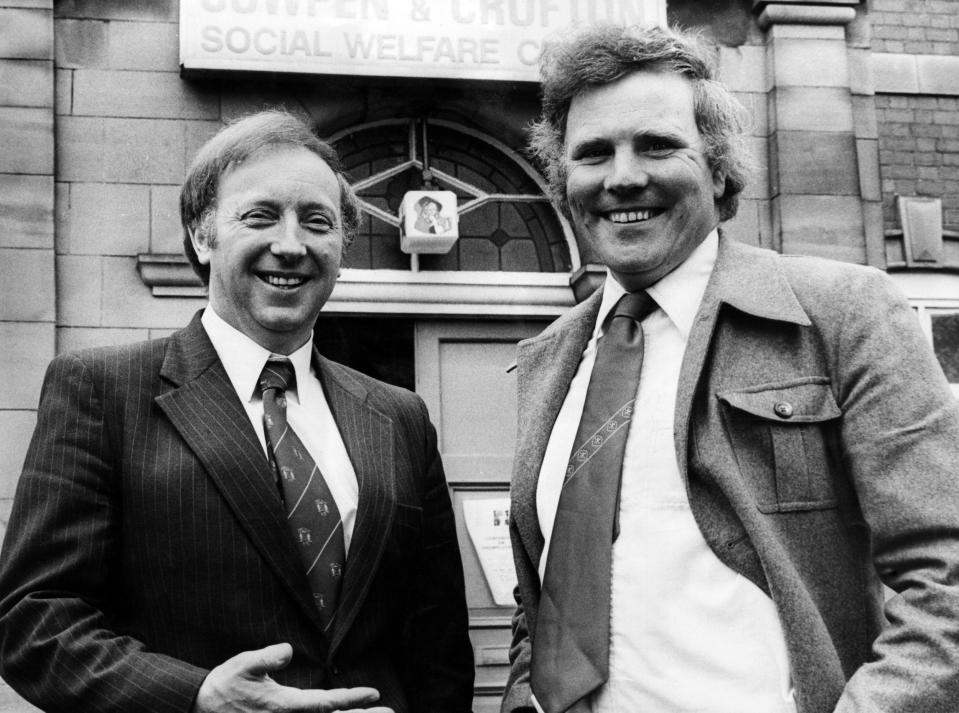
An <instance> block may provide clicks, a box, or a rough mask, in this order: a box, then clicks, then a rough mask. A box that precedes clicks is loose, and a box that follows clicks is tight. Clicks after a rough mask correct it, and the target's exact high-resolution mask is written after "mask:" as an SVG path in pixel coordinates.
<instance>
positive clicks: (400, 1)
mask: <svg viewBox="0 0 959 713" xmlns="http://www.w3.org/2000/svg"><path fill="white" fill-rule="evenodd" d="M590 22H617V23H624V24H630V25H633V24H638V25H664V24H665V23H666V0H181V2H180V61H181V63H182V64H183V66H184V67H185V68H187V69H243V70H262V71H270V72H302V73H316V74H362V75H379V76H400V77H448V78H461V79H462V78H469V79H500V80H513V81H535V80H536V79H537V74H536V62H537V59H538V57H539V52H540V48H541V47H542V45H543V42H544V41H545V40H547V39H548V37H549V35H550V34H552V33H554V32H556V31H558V30H561V29H563V28H565V27H568V26H576V25H582V24H584V23H590Z"/></svg>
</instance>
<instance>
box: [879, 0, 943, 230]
mask: <svg viewBox="0 0 959 713" xmlns="http://www.w3.org/2000/svg"><path fill="white" fill-rule="evenodd" d="M866 8H867V11H868V17H869V21H870V23H871V49H872V51H873V52H876V53H890V54H895V55H913V56H914V60H915V62H916V63H917V67H918V70H917V74H918V75H919V76H918V82H917V83H916V86H915V87H911V88H903V89H897V90H893V91H897V92H899V91H901V92H902V93H895V94H894V93H877V94H876V98H875V105H876V121H877V126H878V132H879V162H880V170H881V173H882V194H883V224H884V226H885V228H886V229H887V230H894V229H897V228H899V227H901V226H900V225H899V216H898V214H897V212H896V206H895V197H896V196H897V195H902V196H929V197H935V198H941V199H942V207H943V223H944V225H945V227H947V228H951V229H956V228H959V96H957V91H956V86H957V82H956V81H955V77H948V76H946V75H951V74H954V73H955V72H956V71H959V63H956V62H955V59H956V58H957V57H959V3H957V2H956V0H867V2H866ZM902 59H905V57H903V58H902ZM933 60H934V61H933ZM944 63H948V64H944ZM937 74H938V75H939V76H937ZM906 92H909V93H906Z"/></svg>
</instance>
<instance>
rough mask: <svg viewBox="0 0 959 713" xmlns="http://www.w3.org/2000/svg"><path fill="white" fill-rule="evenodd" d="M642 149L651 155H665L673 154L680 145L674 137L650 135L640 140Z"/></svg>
mask: <svg viewBox="0 0 959 713" xmlns="http://www.w3.org/2000/svg"><path fill="white" fill-rule="evenodd" d="M639 148H640V151H642V152H643V153H645V154H647V155H650V156H665V155H668V154H671V153H672V152H673V151H675V150H676V149H677V148H679V145H678V144H677V143H676V142H675V141H673V140H672V139H668V138H664V137H659V136H648V137H646V138H645V139H643V141H641V142H640V146H639Z"/></svg>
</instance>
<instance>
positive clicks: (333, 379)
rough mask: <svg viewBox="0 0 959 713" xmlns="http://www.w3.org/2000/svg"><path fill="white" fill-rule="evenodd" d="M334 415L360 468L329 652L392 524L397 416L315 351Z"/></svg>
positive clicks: (356, 606) (355, 607) (365, 587)
mask: <svg viewBox="0 0 959 713" xmlns="http://www.w3.org/2000/svg"><path fill="white" fill-rule="evenodd" d="M314 358H315V360H316V363H317V364H318V368H317V372H318V373H319V374H320V381H321V382H322V384H323V391H324V393H325V394H326V399H327V401H328V402H329V405H330V410H331V411H332V413H333V418H334V420H335V421H336V425H337V427H338V429H339V431H340V436H341V437H342V438H343V443H344V445H345V446H346V451H347V453H348V454H349V457H350V462H351V463H352V464H353V469H354V471H355V472H356V480H357V484H358V486H359V503H358V505H357V512H356V522H355V523H354V526H353V537H352V540H351V541H350V551H349V554H348V555H347V558H346V569H345V572H344V575H343V589H342V591H341V592H340V602H341V606H340V611H339V613H338V614H337V618H336V620H335V621H334V622H333V632H332V635H331V641H330V650H331V652H332V651H334V650H335V649H336V647H337V646H338V645H339V644H340V642H341V641H342V640H343V637H344V636H345V635H346V632H347V631H348V630H349V628H350V626H351V625H352V623H353V621H354V620H355V619H356V615H357V613H358V612H359V610H360V607H361V606H362V604H363V602H364V600H365V599H366V595H367V592H368V591H369V588H370V584H371V583H372V581H373V576H374V575H375V574H376V571H377V569H378V567H379V562H380V558H381V557H382V555H383V550H384V548H385V547H386V541H387V538H388V536H389V533H390V530H391V528H392V526H393V518H394V515H395V510H396V473H395V470H394V469H395V458H394V453H393V421H392V419H390V417H389V416H387V415H385V414H384V413H382V412H381V411H378V410H377V409H376V408H374V407H373V406H372V405H371V404H370V403H369V400H368V393H367V391H366V389H365V388H364V387H363V386H362V385H361V384H360V383H359V382H357V381H355V380H354V379H353V378H352V377H350V376H349V374H348V373H347V372H346V371H344V370H342V369H341V368H339V366H338V365H337V364H334V363H332V362H329V361H328V360H326V359H324V358H323V357H321V356H319V354H316V353H315V354H314Z"/></svg>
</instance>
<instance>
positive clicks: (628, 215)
mask: <svg viewBox="0 0 959 713" xmlns="http://www.w3.org/2000/svg"><path fill="white" fill-rule="evenodd" d="M662 212H664V211H663V209H662V208H650V209H646V210H617V211H613V212H611V213H607V217H608V218H609V219H610V220H611V221H612V222H613V223H642V222H643V221H644V220H649V219H650V218H655V217H656V216H657V215H659V214H660V213H662Z"/></svg>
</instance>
